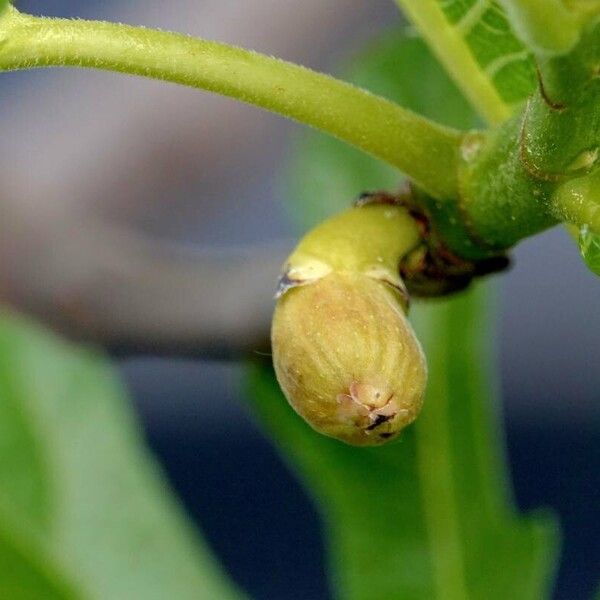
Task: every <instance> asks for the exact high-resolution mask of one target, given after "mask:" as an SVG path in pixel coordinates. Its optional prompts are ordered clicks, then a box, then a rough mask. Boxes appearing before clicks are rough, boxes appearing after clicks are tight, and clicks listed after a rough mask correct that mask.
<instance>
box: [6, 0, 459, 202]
mask: <svg viewBox="0 0 600 600" xmlns="http://www.w3.org/2000/svg"><path fill="white" fill-rule="evenodd" d="M0 39H1V40H2V43H1V46H0V69H3V70H15V69H26V68H33V67H47V66H73V67H89V68H96V69H105V70H110V71H117V72H122V73H131V74H135V75H142V76H145V77H152V78H154V79H161V80H165V81H171V82H174V83H179V84H183V85H188V86H191V87H195V88H201V89H204V90H208V91H211V92H216V93H219V94H223V95H225V96H231V97H233V98H237V99H238V100H242V101H245V102H248V103H250V104H254V105H256V106H260V107H262V108H265V109H267V110H270V111H273V112H276V113H279V114H282V115H285V116H287V117H290V118H292V119H295V120H297V121H300V122H302V123H305V124H307V125H311V126H312V127H315V128H316V129H320V130H321V131H324V132H327V133H329V134H331V135H333V136H335V137H338V138H339V139H341V140H344V141H345V142H348V143H349V144H352V145H354V146H356V147H358V148H360V149H361V150H363V151H365V152H367V153H369V154H372V155H373V156H375V157H377V158H379V159H381V160H384V161H385V162H387V163H389V164H391V165H394V166H395V167H397V168H398V169H400V170H401V171H403V172H404V173H405V174H406V175H408V176H409V177H410V178H411V179H413V180H414V181H416V182H417V183H418V184H419V185H420V186H422V187H423V188H424V189H426V190H427V191H428V192H430V193H431V194H432V195H434V196H436V197H449V196H453V195H455V193H456V190H457V175H456V173H457V161H458V152H457V148H458V145H459V143H460V140H461V134H460V133H459V132H458V131H456V130H453V129H449V128H446V127H442V126H441V125H438V124H435V123H433V122H431V121H429V120H427V119H425V118H423V117H421V116H419V115H417V114H415V113H413V112H411V111H409V110H406V109H403V108H401V107H400V106H398V105H396V104H394V103H393V102H390V101H388V100H386V99H384V98H381V97H378V96H375V95H373V94H370V93H369V92H367V91H365V90H362V89H359V88H356V87H354V86H352V85H349V84H347V83H344V82H341V81H338V80H336V79H333V78H331V77H328V76H326V75H323V74H319V73H316V72H314V71H311V70H309V69H306V68H303V67H300V66H297V65H294V64H291V63H287V62H284V61H281V60H277V59H275V58H271V57H267V56H263V55H261V54H258V53H256V52H251V51H248V50H242V49H240V48H236V47H232V46H227V45H225V44H220V43H217V42H210V41H205V40H200V39H195V38H192V37H189V36H185V35H181V34H176V33H169V32H163V31H156V30H151V29H145V28H141V27H131V26H127V25H121V24H113V23H105V22H97V21H83V20H66V19H49V18H43V17H33V16H29V15H24V14H21V13H19V12H18V11H16V10H15V9H14V8H9V9H8V10H7V11H6V13H5V14H4V15H3V16H2V18H1V20H0Z"/></svg>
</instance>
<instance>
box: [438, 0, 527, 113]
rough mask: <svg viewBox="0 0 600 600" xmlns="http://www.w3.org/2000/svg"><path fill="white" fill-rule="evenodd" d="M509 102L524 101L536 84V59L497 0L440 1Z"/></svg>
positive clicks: (449, 21)
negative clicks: (516, 32) (513, 27)
mask: <svg viewBox="0 0 600 600" xmlns="http://www.w3.org/2000/svg"><path fill="white" fill-rule="evenodd" d="M436 1H437V3H438V4H439V6H440V8H441V9H442V11H443V13H444V14H445V15H446V18H447V19H448V24H449V25H450V26H451V27H452V28H453V29H454V30H455V31H456V32H457V33H458V35H459V36H460V37H461V38H462V39H463V40H464V41H465V43H466V44H467V46H468V47H469V49H470V50H471V52H472V54H473V56H474V58H475V60H476V61H477V63H478V64H479V66H480V67H481V70H482V71H483V73H484V74H485V76H486V77H488V78H489V79H490V80H491V81H492V83H493V84H494V86H495V87H496V89H497V90H498V92H499V94H500V97H501V98H502V99H503V100H504V101H505V102H506V103H507V104H516V103H519V102H522V101H523V100H525V99H526V98H527V96H529V95H530V94H531V92H532V91H533V90H534V89H535V86H536V82H537V79H536V71H535V60H534V58H533V55H532V54H531V52H530V51H529V50H528V49H527V48H526V47H525V46H524V44H523V43H522V42H521V41H520V40H519V39H518V38H517V37H516V36H515V34H514V32H513V30H512V28H511V25H510V23H509V22H508V19H507V18H506V14H505V13H504V10H503V9H502V7H501V6H499V5H498V3H497V2H489V1H488V0H436Z"/></svg>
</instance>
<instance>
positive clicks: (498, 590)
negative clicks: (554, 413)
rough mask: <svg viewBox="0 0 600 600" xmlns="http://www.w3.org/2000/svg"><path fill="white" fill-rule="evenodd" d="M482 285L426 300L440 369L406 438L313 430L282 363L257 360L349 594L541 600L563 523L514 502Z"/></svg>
mask: <svg viewBox="0 0 600 600" xmlns="http://www.w3.org/2000/svg"><path fill="white" fill-rule="evenodd" d="M486 300H487V296H486V294H485V292H484V290H482V289H478V290H474V291H472V292H470V293H469V294H463V295H462V296H460V297H458V298H455V299H453V300H448V301H445V302H441V303H436V304H431V305H429V306H418V307H416V309H415V311H414V312H415V313H416V315H413V316H416V319H415V320H416V322H417V333H418V334H419V337H420V339H421V340H422V341H423V342H424V347H425V351H426V354H427V356H428V361H429V368H430V381H429V390H428V394H427V398H426V404H425V406H426V408H425V409H424V411H423V414H422V415H421V416H420V417H419V419H418V420H417V422H416V425H415V426H413V427H411V428H409V429H408V430H407V431H406V433H405V434H403V436H402V437H401V439H400V441H399V442H398V443H396V444H390V445H388V446H384V447H382V448H374V449H364V448H353V447H350V446H346V445H343V444H341V443H340V442H337V441H334V440H330V439H327V438H325V437H322V436H320V435H319V434H317V433H315V432H313V431H312V430H311V429H310V428H309V427H308V426H307V425H306V424H305V423H304V422H303V421H302V420H301V419H300V418H299V417H298V416H297V415H296V414H295V413H294V412H293V411H292V410H291V408H289V406H288V405H287V402H286V401H285V399H284V397H283V396H282V394H281V392H280V391H279V389H278V386H277V383H276V382H275V381H274V379H273V376H272V373H271V370H270V368H268V367H264V366H263V367H262V368H261V367H258V366H257V367H255V368H254V371H253V373H252V380H251V384H252V387H253V389H254V391H255V398H256V402H255V403H256V406H257V410H258V412H259V414H260V415H261V417H262V419H263V421H264V422H265V424H266V426H267V427H268V429H269V431H270V432H271V433H272V435H273V436H274V437H275V439H276V441H277V442H278V444H279V447H280V448H281V449H282V450H283V452H284V453H285V455H287V456H288V457H289V459H290V460H291V461H292V464H294V465H295V466H296V468H298V469H299V471H300V474H301V476H302V477H303V479H304V480H305V482H306V484H307V485H308V487H309V489H310V490H312V492H313V493H314V495H315V497H316V499H317V501H318V503H319V506H320V508H321V512H322V514H323V517H324V520H325V527H326V532H327V535H328V542H329V552H330V556H331V561H332V566H333V577H334V580H333V581H334V588H335V590H336V592H337V595H338V597H340V598H345V599H350V600H370V599H372V598H402V599H403V600H412V599H415V600H422V599H423V598H428V599H448V600H450V599H452V600H454V599H463V598H481V599H484V598H485V599H487V600H494V599H498V600H505V599H506V598H519V600H526V599H531V600H539V599H540V598H543V597H544V596H545V595H546V593H547V591H548V586H549V584H550V575H551V573H552V568H553V564H554V550H553V547H554V543H555V531H554V528H553V525H552V522H551V520H550V519H549V518H548V517H547V516H545V515H537V516H535V517H534V516H530V517H529V518H527V519H519V518H518V517H517V516H516V514H515V512H514V509H513V508H512V506H511V503H510V500H509V497H508V491H507V484H506V478H505V473H504V469H503V466H502V461H501V452H500V447H501V446H500V444H499V440H498V435H497V432H496V430H495V428H494V426H493V425H492V424H491V422H492V420H491V419H492V413H493V411H494V408H493V404H492V402H491V401H492V400H493V396H494V393H493V386H490V383H489V380H488V379H487V378H486V374H487V366H488V365H487V359H488V357H489V345H490V344H489V339H490V338H489V331H487V329H486V328H485V327H483V326H482V325H483V323H484V322H485V320H484V319H485V317H487V316H488V315H486V314H485V313H486V312H487V311H486V308H485V307H486Z"/></svg>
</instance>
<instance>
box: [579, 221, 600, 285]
mask: <svg viewBox="0 0 600 600" xmlns="http://www.w3.org/2000/svg"><path fill="white" fill-rule="evenodd" d="M578 242H579V251H580V252H581V256H582V257H583V260H584V261H585V264H586V265H587V266H588V268H589V269H590V271H592V273H595V274H596V275H600V235H598V234H597V233H593V232H592V231H590V229H589V227H587V225H586V226H584V227H582V228H581V229H580V230H579V240H578Z"/></svg>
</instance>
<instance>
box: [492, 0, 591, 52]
mask: <svg viewBox="0 0 600 600" xmlns="http://www.w3.org/2000/svg"><path fill="white" fill-rule="evenodd" d="M500 4H502V5H503V6H504V9H505V10H506V12H507V14H508V16H509V18H510V22H511V24H512V25H513V27H514V28H515V31H516V32H517V34H518V35H519V37H520V38H521V39H522V41H523V42H525V43H526V44H527V45H528V46H530V47H531V48H533V49H534V51H535V52H537V53H538V54H542V55H552V54H565V53H566V52H568V51H569V50H571V49H572V48H573V46H575V44H576V43H577V41H578V40H579V34H580V25H579V20H578V18H577V17H576V15H575V14H574V13H573V12H572V11H570V10H569V9H568V8H567V7H566V6H565V5H564V3H563V2H562V0H500Z"/></svg>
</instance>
